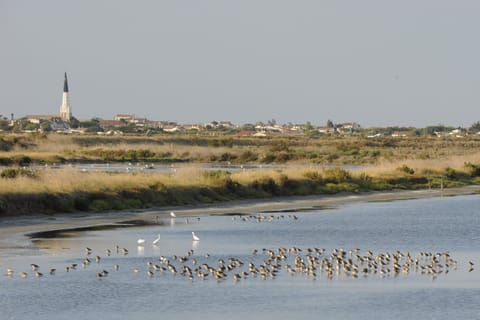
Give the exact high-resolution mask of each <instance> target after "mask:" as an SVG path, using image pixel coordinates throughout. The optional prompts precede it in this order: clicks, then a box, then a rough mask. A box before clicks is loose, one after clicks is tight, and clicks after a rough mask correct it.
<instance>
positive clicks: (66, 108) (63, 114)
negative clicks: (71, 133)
mask: <svg viewBox="0 0 480 320" xmlns="http://www.w3.org/2000/svg"><path fill="white" fill-rule="evenodd" d="M60 118H62V119H63V120H65V121H70V119H71V118H72V109H71V108H70V101H69V98H68V80H67V73H66V72H65V81H64V82H63V96H62V105H61V106H60Z"/></svg>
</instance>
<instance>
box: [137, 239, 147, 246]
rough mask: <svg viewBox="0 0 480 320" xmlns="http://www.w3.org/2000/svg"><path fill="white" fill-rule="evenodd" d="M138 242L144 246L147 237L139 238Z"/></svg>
mask: <svg viewBox="0 0 480 320" xmlns="http://www.w3.org/2000/svg"><path fill="white" fill-rule="evenodd" d="M137 244H138V245H139V246H143V245H144V244H145V239H138V240H137Z"/></svg>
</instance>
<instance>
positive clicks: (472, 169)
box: [464, 162, 480, 178]
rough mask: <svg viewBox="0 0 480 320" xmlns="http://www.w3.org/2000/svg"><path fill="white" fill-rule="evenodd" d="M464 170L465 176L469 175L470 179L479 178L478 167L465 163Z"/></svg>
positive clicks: (479, 171)
mask: <svg viewBox="0 0 480 320" xmlns="http://www.w3.org/2000/svg"><path fill="white" fill-rule="evenodd" d="M464 167H465V170H466V171H467V174H468V175H470V177H472V178H474V177H479V176H480V165H475V164H473V163H470V162H466V163H465V165H464Z"/></svg>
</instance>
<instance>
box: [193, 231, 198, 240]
mask: <svg viewBox="0 0 480 320" xmlns="http://www.w3.org/2000/svg"><path fill="white" fill-rule="evenodd" d="M192 237H193V241H200V238H199V237H197V235H196V234H195V232H193V231H192Z"/></svg>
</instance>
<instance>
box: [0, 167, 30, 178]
mask: <svg viewBox="0 0 480 320" xmlns="http://www.w3.org/2000/svg"><path fill="white" fill-rule="evenodd" d="M19 176H20V177H28V178H36V177H37V175H36V173H35V172H34V171H33V170H29V169H23V168H7V169H3V170H2V172H1V173H0V177H2V178H6V179H14V178H16V177H19Z"/></svg>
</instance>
